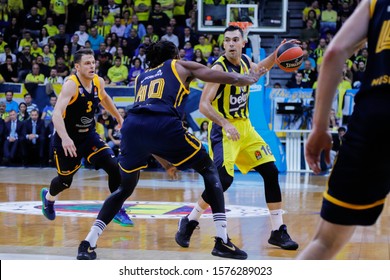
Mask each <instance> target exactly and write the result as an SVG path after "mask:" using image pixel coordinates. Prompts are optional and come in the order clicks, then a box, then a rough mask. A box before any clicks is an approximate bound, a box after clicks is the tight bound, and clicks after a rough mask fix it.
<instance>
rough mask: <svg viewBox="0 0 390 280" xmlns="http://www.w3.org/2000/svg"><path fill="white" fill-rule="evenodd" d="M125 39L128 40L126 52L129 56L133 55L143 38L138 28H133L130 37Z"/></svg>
mask: <svg viewBox="0 0 390 280" xmlns="http://www.w3.org/2000/svg"><path fill="white" fill-rule="evenodd" d="M123 41H127V47H126V49H127V52H126V53H127V54H128V55H129V57H133V56H134V55H135V51H136V50H137V48H138V46H139V45H140V44H141V38H139V37H138V35H137V30H135V29H134V28H133V29H131V30H130V35H129V37H128V38H126V39H124V40H123Z"/></svg>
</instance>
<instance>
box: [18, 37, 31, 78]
mask: <svg viewBox="0 0 390 280" xmlns="http://www.w3.org/2000/svg"><path fill="white" fill-rule="evenodd" d="M30 48H31V47H30V46H29V45H28V46H25V47H23V50H22V52H19V53H18V54H17V56H16V57H17V59H18V65H17V68H18V81H19V83H24V79H25V78H26V75H27V74H28V73H29V72H30V70H31V66H32V60H33V57H32V55H31V54H30Z"/></svg>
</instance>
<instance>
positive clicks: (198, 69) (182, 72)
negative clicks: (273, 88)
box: [176, 60, 263, 86]
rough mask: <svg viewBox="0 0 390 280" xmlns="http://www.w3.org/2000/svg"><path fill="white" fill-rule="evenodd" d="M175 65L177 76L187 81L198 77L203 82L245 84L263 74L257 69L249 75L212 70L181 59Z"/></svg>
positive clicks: (252, 81) (254, 81)
mask: <svg viewBox="0 0 390 280" xmlns="http://www.w3.org/2000/svg"><path fill="white" fill-rule="evenodd" d="M176 67H177V70H178V72H179V76H180V77H181V78H182V80H183V81H187V79H188V78H190V79H192V78H198V79H200V80H202V81H205V82H213V83H219V84H231V85H235V86H247V85H251V84H254V83H256V82H257V81H258V80H259V78H260V76H261V75H262V74H263V73H262V72H258V71H256V72H254V71H253V72H251V73H250V74H249V75H241V74H238V73H228V72H221V71H214V70H212V69H210V68H208V67H207V66H204V65H202V64H200V63H197V62H193V61H181V60H178V61H177V62H176Z"/></svg>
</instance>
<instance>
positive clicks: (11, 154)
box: [3, 111, 23, 165]
mask: <svg viewBox="0 0 390 280" xmlns="http://www.w3.org/2000/svg"><path fill="white" fill-rule="evenodd" d="M22 135H23V123H22V122H21V121H19V120H18V119H17V114H16V112H15V111H11V112H9V122H7V123H6V124H5V130H4V137H5V140H4V149H3V156H4V157H3V164H5V165H8V164H9V163H13V162H14V161H15V160H16V159H17V157H18V156H19V152H20V142H19V139H20V137H22Z"/></svg>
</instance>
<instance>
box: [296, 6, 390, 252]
mask: <svg viewBox="0 0 390 280" xmlns="http://www.w3.org/2000/svg"><path fill="white" fill-rule="evenodd" d="M389 30H390V0H377V1H373V0H363V1H362V2H361V3H360V4H359V5H358V6H357V8H356V9H355V11H354V13H353V14H352V15H351V16H350V17H349V19H348V20H347V21H346V22H345V23H344V24H343V26H342V28H341V29H340V30H339V31H338V33H337V34H336V36H335V37H334V39H333V40H332V41H331V43H330V44H329V46H328V47H327V49H326V52H325V57H324V60H323V62H322V65H321V71H320V76H319V78H318V87H317V91H316V102H315V110H314V118H313V130H312V132H311V133H310V135H309V138H308V141H307V144H306V148H305V156H306V160H307V162H308V164H309V166H310V168H311V169H312V170H313V171H314V172H315V173H319V172H320V171H321V168H320V154H321V152H322V151H324V152H325V155H326V156H325V157H326V161H327V162H328V163H329V161H330V150H331V148H332V137H331V136H330V133H329V131H328V122H329V113H330V110H331V104H332V100H333V97H334V96H335V94H336V87H337V85H338V83H339V81H340V74H341V73H342V69H343V65H344V63H345V60H346V59H347V58H349V57H350V56H351V55H352V54H353V53H354V51H355V50H356V49H357V48H358V47H359V46H362V43H364V42H365V41H366V40H367V42H368V53H369V55H368V60H367V68H366V69H367V70H366V73H365V76H364V79H363V81H362V85H361V87H360V89H359V91H358V92H357V93H356V96H355V107H354V111H353V113H352V116H351V117H350V119H349V122H348V129H347V132H346V134H345V135H344V141H343V143H342V144H341V146H340V150H339V152H338V155H337V156H336V160H335V163H334V165H333V168H332V173H331V174H330V176H329V180H328V186H327V189H326V191H325V192H324V197H323V201H322V208H321V220H320V222H319V225H318V228H317V231H316V233H315V235H314V238H313V240H312V241H311V242H310V243H309V245H308V246H307V247H306V248H305V249H304V250H303V251H302V252H301V253H300V254H299V255H298V256H297V258H298V259H332V258H334V257H335V256H336V254H337V253H338V252H339V251H340V250H341V249H342V248H343V247H344V246H345V244H346V243H347V242H348V241H349V240H350V238H351V237H352V235H353V233H354V231H355V229H356V226H358V225H360V226H369V225H373V224H375V222H376V220H377V219H378V217H379V216H380V214H381V212H382V210H383V206H384V203H385V200H386V196H387V195H388V193H389V190H390V173H389V170H390V147H389V143H388V142H389V141H388V135H389V133H390V126H389V120H390V110H389V108H390V64H389V61H390V44H389Z"/></svg>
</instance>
